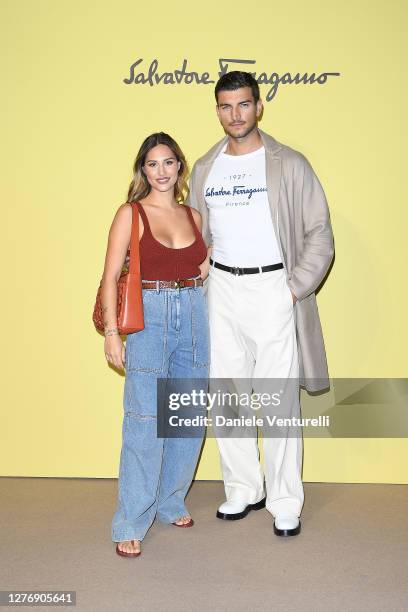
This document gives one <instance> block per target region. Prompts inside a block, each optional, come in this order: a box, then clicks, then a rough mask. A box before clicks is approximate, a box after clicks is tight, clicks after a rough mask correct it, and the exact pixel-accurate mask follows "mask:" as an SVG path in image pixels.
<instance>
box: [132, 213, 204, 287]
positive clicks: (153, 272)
mask: <svg viewBox="0 0 408 612" xmlns="http://www.w3.org/2000/svg"><path fill="white" fill-rule="evenodd" d="M136 205H137V208H138V210H139V213H140V215H141V217H142V220H143V225H144V230H143V236H142V238H141V239H140V243H139V248H140V272H141V276H142V279H143V280H179V279H186V278H191V277H194V276H199V275H200V269H199V267H198V266H199V265H200V264H201V263H202V262H203V261H204V259H205V258H206V257H207V247H206V246H205V242H204V240H203V237H202V236H201V233H200V232H199V230H198V227H197V226H196V224H195V221H194V218H193V213H192V212H191V209H190V207H189V206H186V205H183V204H181V205H180V206H182V207H183V208H184V209H185V211H186V215H187V216H188V218H189V220H190V222H191V225H192V227H193V230H194V236H195V240H194V242H193V243H192V244H190V245H188V246H186V247H183V248H181V249H173V248H171V247H167V246H165V245H164V244H162V243H161V242H159V241H158V240H156V238H155V237H154V236H153V234H152V231H151V229H150V224H149V220H148V218H147V215H146V213H145V211H144V208H143V205H142V204H141V203H140V202H137V203H136Z"/></svg>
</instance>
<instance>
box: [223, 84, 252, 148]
mask: <svg viewBox="0 0 408 612" xmlns="http://www.w3.org/2000/svg"><path fill="white" fill-rule="evenodd" d="M216 110H217V115H218V118H219V120H220V123H221V125H222V127H223V128H224V130H225V131H226V133H227V134H228V135H229V136H231V138H244V137H245V136H247V135H248V134H249V133H250V132H252V130H253V129H254V128H255V127H256V122H257V119H258V117H259V116H260V114H261V112H262V101H261V100H259V101H258V102H257V103H256V104H255V100H254V97H253V95H252V89H251V88H250V87H240V88H239V89H235V90H234V91H220V92H219V93H218V104H217V107H216Z"/></svg>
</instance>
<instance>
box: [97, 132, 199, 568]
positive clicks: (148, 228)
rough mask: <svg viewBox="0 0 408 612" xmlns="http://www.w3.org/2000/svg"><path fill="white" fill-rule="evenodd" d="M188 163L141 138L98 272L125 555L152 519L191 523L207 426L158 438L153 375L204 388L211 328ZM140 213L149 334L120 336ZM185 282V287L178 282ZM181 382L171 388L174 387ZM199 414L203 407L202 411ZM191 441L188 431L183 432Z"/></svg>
mask: <svg viewBox="0 0 408 612" xmlns="http://www.w3.org/2000/svg"><path fill="white" fill-rule="evenodd" d="M186 175H187V164H186V160H185V157H184V155H183V153H182V151H181V150H180V148H179V146H178V145H177V143H176V142H175V141H174V140H173V139H172V138H171V137H170V136H169V135H168V134H165V133H163V132H159V133H156V134H152V135H151V136H149V137H148V138H146V140H145V141H144V142H143V144H142V146H141V148H140V151H139V153H138V155H137V157H136V160H135V163H134V178H133V180H132V182H131V184H130V187H129V192H128V199H127V202H126V203H125V204H122V205H121V206H120V207H119V209H118V210H117V212H116V215H115V218H114V220H113V223H112V226H111V229H110V232H109V240H108V249H107V254H106V261H105V269H104V274H103V294H102V303H103V305H104V313H105V316H104V319H105V320H104V326H105V355H106V358H107V360H108V361H109V362H110V363H111V364H112V365H114V366H116V367H118V368H123V367H124V365H125V369H126V378H125V388H124V402H123V405H124V420H123V428H122V438H123V444H122V451H121V458H120V468H119V483H118V489H119V499H118V506H117V510H116V513H115V515H114V517H113V521H112V540H113V541H114V542H117V545H116V552H117V553H118V554H119V555H121V556H127V557H136V556H139V555H140V553H141V547H140V542H141V541H142V540H143V538H144V537H145V535H146V532H147V531H148V529H149V527H150V526H151V524H152V523H153V521H154V519H155V517H156V516H157V518H158V520H160V521H162V522H164V523H169V524H173V525H175V526H177V527H191V526H192V525H193V519H192V518H191V516H190V515H189V513H188V511H187V509H186V507H185V504H184V498H185V496H186V494H187V491H188V488H189V486H190V484H191V481H192V479H193V475H194V471H195V468H196V464H197V460H198V455H199V452H200V448H201V445H202V439H203V435H204V429H203V428H198V434H197V428H196V430H195V437H191V436H190V437H165V438H160V437H158V435H157V416H158V406H157V404H158V399H157V398H158V393H157V381H158V379H167V380H168V381H169V384H170V380H171V381H172V383H171V384H172V385H173V389H174V380H175V379H176V380H177V379H183V380H182V381H180V385H182V388H183V392H185V391H186V390H189V389H190V390H192V388H193V387H194V388H196V385H195V386H194V385H193V381H192V379H200V381H201V383H200V384H201V385H205V384H206V382H205V381H206V380H207V378H208V368H209V332H208V318H207V308H206V304H205V298H204V295H203V288H202V279H203V278H205V277H206V276H207V275H208V267H209V261H208V260H209V253H208V254H207V248H206V246H205V243H204V241H203V239H202V236H201V215H200V213H199V212H198V211H196V210H195V209H192V208H190V207H189V206H186V205H184V204H183V202H184V192H185V191H186V190H187V185H186ZM131 202H136V206H137V207H138V211H139V244H140V267H141V276H142V279H143V281H142V293H143V310H144V319H145V328H144V329H143V330H142V331H140V332H136V333H133V334H128V336H127V340H126V348H125V347H124V346H123V343H122V340H121V338H120V336H119V335H118V330H117V320H116V283H117V279H118V278H119V276H120V273H121V270H122V267H123V264H124V263H126V262H125V257H126V253H127V249H128V246H129V242H130V233H131V223H132V205H131V204H130V203H131ZM181 281H182V282H181ZM176 386H177V385H176ZM204 412H205V407H204ZM187 436H188V434H187Z"/></svg>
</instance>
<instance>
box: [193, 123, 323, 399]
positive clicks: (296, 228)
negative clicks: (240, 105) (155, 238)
mask: <svg viewBox="0 0 408 612" xmlns="http://www.w3.org/2000/svg"><path fill="white" fill-rule="evenodd" d="M259 134H260V136H261V138H262V141H263V144H264V146H265V158H266V183H267V188H268V200H269V206H270V209H271V214H272V221H273V225H274V228H275V234H276V236H277V238H278V246H279V249H280V253H281V257H282V262H283V265H284V266H285V271H286V278H287V283H288V285H289V287H290V289H291V290H292V292H293V293H294V294H295V295H296V297H297V298H298V301H297V302H296V304H295V308H294V314H295V322H296V335H297V343H298V352H299V366H300V384H301V386H303V387H304V388H305V389H307V391H310V392H313V391H319V390H322V389H326V388H328V387H329V380H328V370H327V361H326V351H325V347H324V342H323V334H322V328H321V324H320V318H319V312H318V309H317V304H316V296H315V291H316V289H317V288H318V286H319V285H320V283H321V282H322V280H323V278H324V276H325V275H326V272H327V270H328V268H329V266H330V263H331V261H332V258H333V255H334V245H333V233H332V229H331V224H330V216H329V209H328V206H327V201H326V197H325V195H324V192H323V189H322V186H321V184H320V182H319V180H318V178H317V176H316V175H315V173H314V172H313V169H312V167H311V165H310V163H309V162H308V160H307V159H306V157H305V156H304V155H303V154H302V153H300V152H299V151H295V150H294V149H291V148H290V147H288V146H286V145H284V144H281V143H280V142H278V141H277V140H275V139H274V138H272V136H269V135H268V134H266V133H265V132H263V131H262V130H259ZM226 142H227V136H226V137H225V138H223V139H222V140H220V141H219V142H218V143H217V144H216V145H214V146H213V147H212V148H211V149H210V150H209V151H208V153H206V154H205V155H204V156H203V157H201V158H200V159H199V160H198V161H197V162H196V163H195V164H194V167H193V170H192V173H191V178H190V194H189V197H188V200H187V203H188V204H189V205H190V206H193V207H194V208H196V209H197V210H199V211H200V213H201V215H202V221H203V229H202V233H203V237H204V240H205V242H206V244H207V245H210V244H211V243H212V238H211V233H210V228H209V223H208V208H207V204H206V202H205V199H204V185H205V182H206V179H207V176H208V174H209V171H210V169H211V165H212V163H213V162H214V159H215V158H216V157H217V155H218V153H219V152H220V151H221V149H222V147H223V146H224V145H225V144H226ZM205 285H206V283H205Z"/></svg>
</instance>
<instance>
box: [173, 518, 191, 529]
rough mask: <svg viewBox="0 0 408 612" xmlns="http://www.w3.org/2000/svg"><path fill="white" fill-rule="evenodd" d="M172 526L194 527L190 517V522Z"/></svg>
mask: <svg viewBox="0 0 408 612" xmlns="http://www.w3.org/2000/svg"><path fill="white" fill-rule="evenodd" d="M172 525H174V526H175V527H192V526H193V525H194V521H193V519H192V518H191V517H190V520H189V521H188V523H183V524H181V525H177V523H172Z"/></svg>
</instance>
